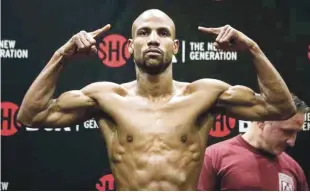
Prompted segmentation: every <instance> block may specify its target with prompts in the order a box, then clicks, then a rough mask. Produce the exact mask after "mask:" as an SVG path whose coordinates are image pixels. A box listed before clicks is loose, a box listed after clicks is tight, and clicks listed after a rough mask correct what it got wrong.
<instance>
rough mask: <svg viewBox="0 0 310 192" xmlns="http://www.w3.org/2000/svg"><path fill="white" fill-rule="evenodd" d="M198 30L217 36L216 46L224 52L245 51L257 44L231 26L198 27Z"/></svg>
mask: <svg viewBox="0 0 310 192" xmlns="http://www.w3.org/2000/svg"><path fill="white" fill-rule="evenodd" d="M198 30H200V31H202V32H205V33H209V34H213V35H217V37H216V39H215V42H214V46H215V47H216V48H217V49H221V50H223V51H245V50H248V49H250V48H252V47H253V46H254V45H255V42H254V41H253V40H252V39H250V38H249V37H247V36H246V35H244V34H243V33H242V32H240V31H238V30H236V29H234V28H233V27H231V26H230V25H225V26H223V27H218V28H206V27H200V26H199V27H198Z"/></svg>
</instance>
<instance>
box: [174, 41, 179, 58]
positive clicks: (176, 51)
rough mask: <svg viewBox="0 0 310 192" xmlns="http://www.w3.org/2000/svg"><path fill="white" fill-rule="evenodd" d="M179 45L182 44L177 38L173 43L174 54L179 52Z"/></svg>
mask: <svg viewBox="0 0 310 192" xmlns="http://www.w3.org/2000/svg"><path fill="white" fill-rule="evenodd" d="M179 46H180V42H179V40H177V39H175V40H174V43H173V54H174V55H175V54H177V53H178V52H179Z"/></svg>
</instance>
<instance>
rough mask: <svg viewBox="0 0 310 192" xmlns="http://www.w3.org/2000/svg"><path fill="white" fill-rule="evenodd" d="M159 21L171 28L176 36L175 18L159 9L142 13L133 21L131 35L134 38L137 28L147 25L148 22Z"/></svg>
mask: <svg viewBox="0 0 310 192" xmlns="http://www.w3.org/2000/svg"><path fill="white" fill-rule="evenodd" d="M152 21H158V22H160V23H162V24H164V25H167V26H169V27H170V28H171V32H172V36H173V37H175V25H174V22H173V20H172V19H171V18H170V17H169V16H168V15H167V14H166V13H164V12H163V11H161V10H159V9H149V10H146V11H144V12H143V13H141V14H140V15H139V16H138V17H137V19H136V20H135V21H134V22H133V24H132V27H131V36H132V37H133V38H134V37H135V33H136V31H137V28H139V27H141V26H142V27H145V25H147V24H148V22H152Z"/></svg>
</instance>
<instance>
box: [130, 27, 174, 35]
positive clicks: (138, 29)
mask: <svg viewBox="0 0 310 192" xmlns="http://www.w3.org/2000/svg"><path fill="white" fill-rule="evenodd" d="M140 30H151V28H150V27H148V26H143V27H139V28H137V30H136V31H137V32H138V31H140ZM157 30H165V31H167V32H169V33H170V34H171V29H169V28H168V27H158V28H157Z"/></svg>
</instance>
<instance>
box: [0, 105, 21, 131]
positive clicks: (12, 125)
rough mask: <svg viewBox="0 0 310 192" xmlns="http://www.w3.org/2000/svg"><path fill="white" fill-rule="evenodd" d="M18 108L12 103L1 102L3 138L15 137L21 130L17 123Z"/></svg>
mask: <svg viewBox="0 0 310 192" xmlns="http://www.w3.org/2000/svg"><path fill="white" fill-rule="evenodd" d="M18 108H19V107H18V106H17V105H16V104H15V103H11V102H1V136H11V135H14V134H15V133H16V132H17V131H18V129H19V128H20V126H21V125H20V124H19V123H17V121H16V116H17V111H18Z"/></svg>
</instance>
